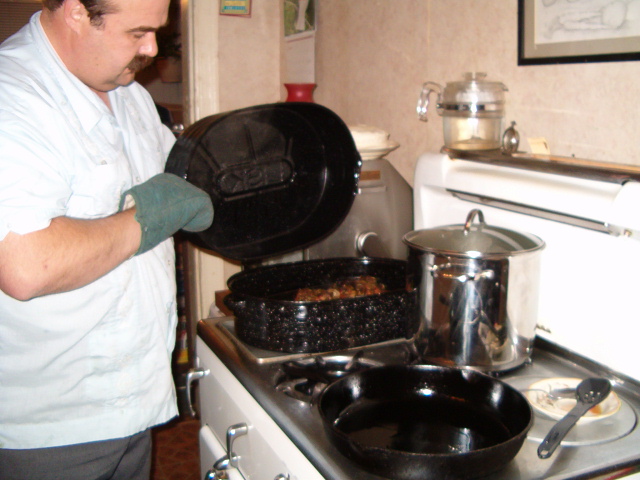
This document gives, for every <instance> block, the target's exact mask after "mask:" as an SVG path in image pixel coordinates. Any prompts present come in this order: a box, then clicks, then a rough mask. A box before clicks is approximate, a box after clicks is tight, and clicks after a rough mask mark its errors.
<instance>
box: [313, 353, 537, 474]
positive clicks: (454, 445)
mask: <svg viewBox="0 0 640 480" xmlns="http://www.w3.org/2000/svg"><path fill="white" fill-rule="evenodd" d="M318 408H319V410H320V414H321V416H322V420H323V423H324V427H325V431H326V433H327V435H328V436H329V438H330V440H331V442H332V443H333V444H334V445H335V446H336V447H337V448H338V449H339V451H340V452H341V453H342V454H344V455H345V456H347V457H348V458H350V459H351V460H353V461H354V462H356V463H358V464H359V465H360V466H361V467H362V468H364V469H365V470H367V471H369V472H371V473H374V474H377V475H381V476H384V477H388V478H393V479H396V480H418V479H425V478H456V479H457V478H460V479H468V478H474V477H480V476H484V475H487V474H489V473H492V472H494V471H496V470H499V469H500V468H502V467H504V466H505V465H506V464H507V463H508V462H509V461H510V460H512V459H513V457H515V455H516V454H517V453H518V451H519V450H520V448H521V447H522V444H523V442H524V440H525V438H526V435H527V432H528V431H529V429H530V428H531V425H532V424H533V412H532V411H531V407H530V406H529V403H528V402H527V400H526V398H525V397H524V396H523V395H522V394H521V393H520V392H518V391H517V390H516V389H514V388H512V387H511V386H509V385H507V384H506V383H504V382H502V381H500V380H497V379H494V378H492V377H490V376H488V375H486V374H483V373H480V372H478V371H475V370H469V369H461V368H455V367H437V366H431V365H389V366H383V367H374V368H371V369H367V370H363V371H360V372H356V373H351V374H349V375H347V376H345V377H343V378H341V379H340V380H337V381H336V382H334V383H332V384H331V385H329V386H328V387H327V388H326V389H325V390H324V391H323V392H322V394H321V396H320V399H319V402H318Z"/></svg>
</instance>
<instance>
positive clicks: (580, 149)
mask: <svg viewBox="0 0 640 480" xmlns="http://www.w3.org/2000/svg"><path fill="white" fill-rule="evenodd" d="M558 1H563V0H558ZM636 3H637V4H640V2H630V3H629V7H630V8H631V7H633V6H634V4H636ZM630 14H632V15H640V12H635V13H634V12H633V11H630ZM318 25H319V27H318V33H317V37H316V42H317V46H316V55H317V64H316V72H317V83H318V88H317V90H316V94H315V98H316V100H317V101H318V102H319V103H322V104H324V105H326V106H328V107H329V108H332V109H334V110H335V111H336V112H337V113H338V114H340V115H341V116H342V117H343V118H344V119H345V121H347V123H369V124H373V125H377V126H379V127H382V128H384V129H385V130H387V131H389V132H390V133H391V136H392V137H393V138H394V139H396V140H397V141H398V142H399V143H400V144H401V147H400V148H399V149H398V150H396V151H395V152H393V153H391V154H390V155H389V160H391V162H392V163H393V164H394V165H395V166H396V168H398V170H400V172H401V173H402V174H403V175H404V176H405V178H407V179H408V180H410V181H411V180H412V178H413V168H414V165H415V159H416V158H417V156H418V155H419V154H420V153H422V152H424V151H426V150H436V151H437V150H439V149H440V146H441V145H442V119H441V118H440V117H438V116H437V115H436V114H435V111H434V112H432V114H431V115H430V120H429V122H427V123H423V122H420V121H418V119H417V117H416V113H415V106H416V101H417V99H418V95H419V92H420V88H421V85H422V83H423V82H425V81H427V80H431V81H435V82H438V83H442V84H444V83H446V82H448V81H454V80H458V79H460V78H461V76H462V74H463V73H464V72H467V71H483V72H487V73H488V75H489V78H490V79H494V80H499V81H501V82H503V83H505V84H506V85H507V87H508V88H509V92H508V93H507V102H508V104H507V118H506V120H508V121H516V122H517V128H518V130H519V132H520V134H521V137H522V142H521V149H523V150H525V151H527V150H528V144H527V138H529V137H545V138H546V139H547V141H548V143H549V146H550V148H551V152H552V153H553V154H556V155H566V156H570V155H575V156H576V157H580V158H589V159H593V160H604V161H611V162H618V163H628V164H634V165H640V141H639V140H638V138H640V120H639V118H638V116H639V114H640V81H639V80H638V79H639V78H640V62H637V61H635V62H609V63H590V64H565V65H542V66H518V65H517V35H518V29H517V1H516V0H401V1H395V0H349V1H345V0H318ZM639 49H640V46H639Z"/></svg>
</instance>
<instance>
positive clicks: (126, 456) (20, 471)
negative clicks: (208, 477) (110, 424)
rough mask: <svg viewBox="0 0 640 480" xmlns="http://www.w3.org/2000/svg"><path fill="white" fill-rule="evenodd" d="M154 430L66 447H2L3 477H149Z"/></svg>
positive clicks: (0, 477) (124, 479)
mask: <svg viewBox="0 0 640 480" xmlns="http://www.w3.org/2000/svg"><path fill="white" fill-rule="evenodd" d="M150 472H151V431H150V430H146V431H144V432H141V433H138V434H136V435H133V436H131V437H126V438H119V439H116V440H105V441H101V442H91V443H83V444H79V445H68V446H64V447H51V448H35V449H28V450H7V449H0V480H149V476H150Z"/></svg>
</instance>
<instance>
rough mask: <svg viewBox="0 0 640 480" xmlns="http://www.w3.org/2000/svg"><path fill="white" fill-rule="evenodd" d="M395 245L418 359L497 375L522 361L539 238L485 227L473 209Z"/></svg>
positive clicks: (529, 339)
mask: <svg viewBox="0 0 640 480" xmlns="http://www.w3.org/2000/svg"><path fill="white" fill-rule="evenodd" d="M476 219H477V222H476V223H474V220H476ZM403 241H404V242H405V243H406V244H407V245H408V246H409V266H408V279H407V281H408V284H409V286H410V287H413V288H415V289H416V290H417V292H418V302H419V312H420V313H419V314H420V330H419V333H418V339H417V344H418V347H419V351H420V354H421V356H422V359H423V360H424V361H427V362H430V363H435V364H441V365H455V366H463V367H472V368H475V369H478V370H481V371H504V370H509V369H512V368H515V367H517V366H519V365H521V364H522V363H524V362H525V361H526V360H527V359H528V358H529V357H530V355H531V351H532V348H533V340H534V337H535V327H536V322H537V313H538V291H539V276H540V252H541V251H542V249H543V248H544V247H545V243H544V241H543V240H541V239H540V238H538V237H537V236H535V235H532V234H529V233H522V232H516V231H513V230H507V229H505V228H499V227H492V226H488V225H487V224H486V223H485V221H484V215H483V213H482V211H480V210H477V209H476V210H472V211H471V212H469V215H468V217H467V219H466V222H465V224H464V225H449V226H443V227H439V228H432V229H424V230H415V231H412V232H409V233H407V234H406V235H405V236H404V238H403Z"/></svg>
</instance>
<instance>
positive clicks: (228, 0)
mask: <svg viewBox="0 0 640 480" xmlns="http://www.w3.org/2000/svg"><path fill="white" fill-rule="evenodd" d="M220 15H232V16H236V17H250V16H251V0H220Z"/></svg>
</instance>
